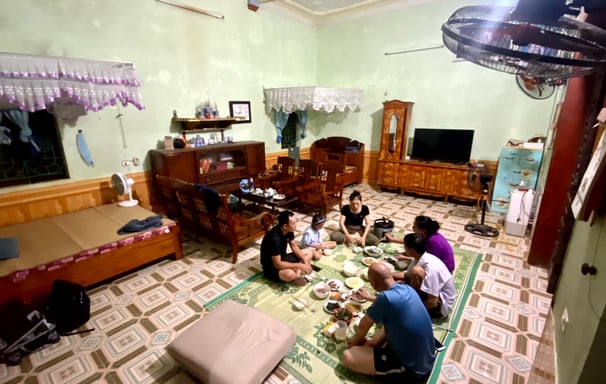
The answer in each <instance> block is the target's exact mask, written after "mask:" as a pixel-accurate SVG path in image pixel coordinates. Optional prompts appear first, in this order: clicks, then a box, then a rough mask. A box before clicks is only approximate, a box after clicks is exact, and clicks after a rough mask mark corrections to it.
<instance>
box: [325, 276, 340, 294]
mask: <svg viewBox="0 0 606 384" xmlns="http://www.w3.org/2000/svg"><path fill="white" fill-rule="evenodd" d="M326 283H327V284H328V286H329V287H330V290H331V291H340V290H341V289H343V282H342V281H341V280H337V279H332V280H328V281H327V282H326Z"/></svg>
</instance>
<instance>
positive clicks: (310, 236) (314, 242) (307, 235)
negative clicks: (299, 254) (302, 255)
mask: <svg viewBox="0 0 606 384" xmlns="http://www.w3.org/2000/svg"><path fill="white" fill-rule="evenodd" d="M325 222H326V218H325V217H324V216H322V214H321V213H316V214H314V215H313V217H312V219H311V225H310V226H309V227H308V228H307V229H306V230H305V232H304V233H303V238H302V239H301V249H305V248H314V249H316V250H317V251H319V252H322V253H324V254H327V253H328V252H325V250H327V249H334V248H335V247H336V246H337V243H336V242H335V241H331V240H327V241H322V237H323V233H322V227H323V226H324V223H325Z"/></svg>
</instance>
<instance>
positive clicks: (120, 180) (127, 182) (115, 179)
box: [112, 173, 139, 207]
mask: <svg viewBox="0 0 606 384" xmlns="http://www.w3.org/2000/svg"><path fill="white" fill-rule="evenodd" d="M134 184H135V181H134V180H133V179H132V178H130V177H128V178H127V177H124V175H123V174H121V173H114V174H113V175H112V188H113V189H114V191H116V193H117V194H118V195H120V196H121V195H126V194H128V200H122V201H121V202H119V203H118V205H119V206H121V207H134V206H135V205H138V204H139V201H138V200H135V199H133V185H134Z"/></svg>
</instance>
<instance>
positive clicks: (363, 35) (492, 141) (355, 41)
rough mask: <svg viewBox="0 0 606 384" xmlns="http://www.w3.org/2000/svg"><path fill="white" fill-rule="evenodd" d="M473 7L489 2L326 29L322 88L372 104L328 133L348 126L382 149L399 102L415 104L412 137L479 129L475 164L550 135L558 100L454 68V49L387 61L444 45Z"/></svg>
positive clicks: (506, 79) (468, 66)
mask: <svg viewBox="0 0 606 384" xmlns="http://www.w3.org/2000/svg"><path fill="white" fill-rule="evenodd" d="M470 3H474V4H478V3H482V2H478V1H474V2H470V1H460V0H457V1H452V0H449V1H435V2H431V3H428V4H425V5H420V6H415V7H411V8H405V9H402V10H399V11H392V12H389V13H385V14H381V15H375V16H370V17H367V18H364V19H361V20H356V21H351V22H347V23H342V24H338V25H335V26H331V27H327V28H322V29H320V30H319V34H318V83H319V84H337V85H339V86H351V87H358V88H363V89H364V99H365V100H364V101H365V105H364V108H362V110H361V111H360V113H359V114H350V115H349V116H348V119H347V120H346V121H345V122H343V123H340V122H336V123H335V122H331V121H330V120H329V119H327V122H326V125H327V129H325V130H324V131H323V133H324V135H331V134H337V133H338V132H340V131H341V130H342V129H344V128H343V125H346V126H347V130H348V131H349V132H351V133H350V135H352V136H354V137H355V138H357V139H359V140H361V141H363V142H365V143H367V146H366V148H369V147H370V149H373V150H378V148H379V142H380V127H381V114H382V102H383V101H385V100H391V99H401V100H405V101H413V102H414V103H415V105H414V107H413V113H412V121H411V128H412V129H411V134H410V135H411V136H412V134H413V132H412V131H413V130H414V128H417V127H419V128H465V129H474V130H475V137H474V145H473V148H472V158H479V159H484V160H497V158H498V154H499V150H500V149H501V147H503V146H504V145H505V144H506V143H507V140H508V139H510V138H515V139H528V138H530V137H531V136H533V135H535V134H537V133H542V134H545V133H546V131H547V127H548V122H549V119H550V116H551V113H552V108H553V100H554V98H551V99H548V100H541V101H537V100H532V99H530V98H529V97H528V96H526V95H524V94H523V93H522V92H521V90H520V89H519V88H518V86H517V84H516V82H515V77H514V76H513V75H510V74H506V73H502V72H496V71H493V70H489V69H485V68H483V67H480V66H477V65H475V64H472V63H469V62H453V58H454V55H453V54H452V53H451V52H450V51H449V50H447V49H446V48H439V49H431V50H425V51H418V52H410V53H403V54H397V55H385V52H394V51H401V50H407V49H414V48H420V47H427V46H435V45H439V44H441V43H442V32H441V29H440V27H441V25H442V23H443V22H444V21H445V20H447V19H448V17H449V16H450V15H451V14H452V13H453V12H454V11H455V10H456V9H457V8H459V7H461V6H463V5H469V4H470ZM484 3H485V4H494V3H496V2H494V1H491V2H484ZM353 115H355V116H353ZM318 120H319V121H318V122H317V124H318V125H322V124H323V123H325V121H324V120H323V119H318Z"/></svg>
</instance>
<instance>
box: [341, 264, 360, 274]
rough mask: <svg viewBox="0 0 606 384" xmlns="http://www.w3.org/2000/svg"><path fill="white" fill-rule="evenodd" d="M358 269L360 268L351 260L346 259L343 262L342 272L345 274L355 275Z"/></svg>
mask: <svg viewBox="0 0 606 384" xmlns="http://www.w3.org/2000/svg"><path fill="white" fill-rule="evenodd" d="M359 270H360V268H359V267H358V266H357V265H355V264H354V263H353V262H351V261H346V262H345V264H343V273H344V274H345V275H346V276H349V277H351V276H355V275H357V274H358V271H359Z"/></svg>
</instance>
